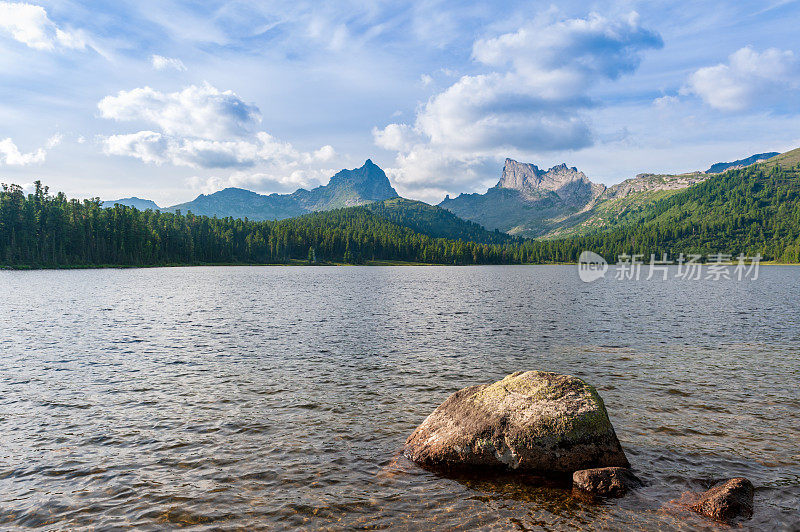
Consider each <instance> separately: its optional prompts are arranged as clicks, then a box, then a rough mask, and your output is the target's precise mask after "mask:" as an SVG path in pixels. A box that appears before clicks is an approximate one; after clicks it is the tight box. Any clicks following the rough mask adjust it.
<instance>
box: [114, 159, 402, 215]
mask: <svg viewBox="0 0 800 532" xmlns="http://www.w3.org/2000/svg"><path fill="white" fill-rule="evenodd" d="M397 197H399V196H398V194H397V191H396V190H395V189H394V188H393V187H392V185H391V183H390V182H389V178H388V177H386V174H385V173H384V171H383V170H381V168H380V167H379V166H378V165H376V164H375V163H373V162H372V160H370V159H367V160H366V162H364V164H363V166H361V167H360V168H355V169H353V170H341V171H340V172H338V173H337V174H336V175H334V176H333V177H331V179H330V182H329V183H328V184H327V185H323V186H319V187H316V188H313V189H311V190H306V189H303V188H301V189H298V190H296V191H295V192H293V193H291V194H269V195H264V194H257V193H255V192H251V191H249V190H245V189H242V188H226V189H224V190H220V191H219V192H215V193H213V194H208V195H206V194H200V195H199V196H197V197H196V198H195V199H194V200H192V201H189V202H186V203H181V204H178V205H173V206H171V207H165V208H160V207H158V206H157V205H156V204H155V203H153V202H152V201H149V200H142V199H139V198H135V197H134V198H124V199H119V200H114V201H105V202H103V207H113V206H114V204H116V203H119V204H120V205H127V206H130V207H136V208H137V209H139V210H144V209H153V210H156V209H158V210H161V211H162V212H178V211H180V212H184V213H185V212H189V211H191V212H192V213H194V214H196V215H198V216H216V217H218V218H226V217H231V218H248V219H250V220H282V219H285V218H294V217H296V216H301V215H303V214H308V213H310V212H317V211H329V210H332V209H341V208H344V207H355V206H358V205H366V204H368V203H372V202H375V201H383V200H387V199H392V198H397Z"/></svg>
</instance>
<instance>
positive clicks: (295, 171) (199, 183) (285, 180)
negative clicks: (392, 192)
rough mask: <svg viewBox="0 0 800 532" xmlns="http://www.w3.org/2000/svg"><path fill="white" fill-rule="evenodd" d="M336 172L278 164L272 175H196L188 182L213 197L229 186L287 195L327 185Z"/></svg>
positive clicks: (330, 169) (326, 169)
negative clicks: (298, 190)
mask: <svg viewBox="0 0 800 532" xmlns="http://www.w3.org/2000/svg"><path fill="white" fill-rule="evenodd" d="M335 172H336V169H334V168H316V169H308V168H292V167H291V166H284V165H278V166H275V167H274V168H272V169H270V171H268V172H246V171H241V170H238V171H235V172H233V173H231V174H230V175H229V176H227V177H225V176H211V177H201V176H192V177H190V178H188V179H187V180H186V183H187V184H188V185H189V186H190V187H191V188H192V189H193V190H196V191H198V192H200V193H203V194H211V193H214V192H216V191H218V190H221V189H224V188H228V187H236V188H245V189H248V190H256V191H265V190H268V191H270V192H283V193H286V192H294V191H295V190H297V189H298V188H305V189H311V188H314V187H316V186H319V185H322V184H325V183H327V181H328V179H329V178H330V177H331V176H332V175H333V174H334V173H335Z"/></svg>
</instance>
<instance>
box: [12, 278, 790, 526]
mask: <svg viewBox="0 0 800 532" xmlns="http://www.w3.org/2000/svg"><path fill="white" fill-rule="evenodd" d="M0 293H1V294H2V299H0V329H2V335H0V422H1V423H2V424H0V427H2V431H0V528H3V529H6V528H12V527H31V526H38V527H50V528H54V529H64V528H75V527H85V526H96V527H98V528H107V527H135V528H162V527H164V526H187V527H191V526H195V527H197V528H212V529H226V528H229V529H239V528H285V527H291V526H302V527H306V528H331V529H339V528H352V527H362V528H387V527H401V528H412V529H421V530H427V529H430V528H431V527H440V528H448V529H454V528H455V529H458V528H461V529H472V528H475V527H479V528H480V527H484V528H502V529H507V528H519V529H547V530H560V529H571V528H575V527H584V528H593V529H600V530H604V529H605V530H618V529H620V528H631V529H648V530H651V529H653V530H654V529H662V530H663V529H685V530H695V529H698V528H708V529H714V528H724V527H723V526H722V525H719V524H714V523H711V522H709V521H706V520H704V519H703V518H701V517H699V516H695V515H692V514H687V513H685V512H681V511H680V510H678V509H676V508H674V507H673V506H671V505H670V504H668V501H669V500H671V499H675V498H677V497H678V496H679V495H680V494H681V492H682V491H685V490H687V489H692V490H700V489H705V488H706V487H708V486H709V485H710V483H712V482H713V481H714V480H715V479H718V478H725V477H731V476H747V477H748V478H750V479H751V480H752V481H753V483H754V484H755V485H756V488H757V489H756V501H755V505H756V511H755V515H754V517H753V519H752V520H750V521H749V522H747V523H746V526H747V527H751V528H753V529H792V528H795V529H796V527H797V526H798V523H799V522H800V515H799V514H798V504H797V503H798V499H800V443H799V442H800V390H798V382H800V363H799V362H798V355H800V307H798V305H797V302H796V300H797V294H800V268H795V267H763V268H762V271H761V275H760V279H759V280H757V281H747V282H735V281H731V282H717V283H714V282H690V281H680V280H668V281H656V280H654V281H649V282H644V281H642V282H632V281H615V280H613V279H607V280H603V281H599V282H597V283H592V284H584V283H582V282H580V280H579V279H578V276H577V272H576V271H575V269H574V268H573V267H558V266H553V267H463V268H459V267H386V268H360V267H340V268H325V267H309V268H302V267H295V268H281V267H265V268H261V267H253V268H174V269H142V270H92V271H88V270H87V271H44V272H0ZM526 369H542V370H550V371H557V372H564V373H570V374H574V375H578V376H580V377H583V378H585V379H587V380H588V381H589V382H591V383H593V384H595V385H596V386H597V387H598V389H599V390H600V393H601V394H602V396H603V398H604V399H605V402H606V405H607V406H608V409H609V412H610V415H611V418H612V422H613V423H614V426H615V428H616V431H617V434H618V435H619V437H620V440H621V441H622V443H623V446H624V447H625V448H626V451H627V453H628V456H629V458H630V460H631V462H632V464H633V465H634V467H635V468H636V469H637V473H638V474H639V476H641V477H642V478H643V479H644V480H645V481H646V483H647V486H646V487H645V488H643V489H641V490H638V491H636V492H634V493H632V494H630V495H629V496H627V497H625V498H623V499H620V500H614V501H609V502H606V503H604V504H599V505H598V504H589V503H587V502H584V501H581V500H580V499H579V498H575V497H572V496H571V494H570V492H569V490H568V489H564V488H562V487H560V486H553V485H548V484H538V483H535V482H520V481H519V479H516V478H514V477H509V476H499V477H495V478H492V479H485V480H476V479H470V478H448V477H442V476H438V475H435V474H433V473H431V472H428V471H425V470H423V469H420V468H418V467H417V466H415V465H414V464H412V463H409V462H408V461H407V460H405V459H404V458H402V456H400V455H399V450H400V449H401V447H402V444H403V442H404V440H405V438H406V436H407V435H408V434H409V433H410V432H411V431H412V430H413V429H414V428H415V427H416V425H418V424H419V423H420V422H421V421H422V420H423V419H424V418H425V416H426V415H427V414H428V413H430V411H431V410H433V408H435V407H436V406H437V405H438V404H439V403H441V402H442V401H443V400H444V399H445V398H446V397H447V396H448V395H449V394H450V393H452V392H453V391H455V390H457V389H459V388H462V387H464V386H467V385H470V384H475V383H481V382H490V381H494V380H496V379H499V378H502V377H503V376H504V375H506V374H508V373H511V372H513V371H517V370H526Z"/></svg>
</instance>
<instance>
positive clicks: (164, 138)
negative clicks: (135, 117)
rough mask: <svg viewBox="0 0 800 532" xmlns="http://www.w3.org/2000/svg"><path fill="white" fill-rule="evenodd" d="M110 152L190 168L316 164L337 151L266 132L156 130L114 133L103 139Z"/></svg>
mask: <svg viewBox="0 0 800 532" xmlns="http://www.w3.org/2000/svg"><path fill="white" fill-rule="evenodd" d="M103 151H104V153H106V155H122V156H128V157H134V158H136V159H140V160H141V161H142V162H145V163H149V164H155V165H158V166H160V165H162V164H172V165H175V166H186V167H190V168H239V167H250V166H255V165H256V164H259V163H265V162H272V163H275V162H280V163H281V164H283V165H289V166H291V165H299V164H314V163H319V162H326V161H328V160H330V159H331V158H332V157H333V156H334V155H335V151H334V149H333V147H331V146H323V147H322V148H320V149H318V150H316V151H315V152H312V153H306V152H300V151H298V150H296V149H295V148H294V147H292V145H291V144H289V143H288V142H280V141H277V140H276V139H274V138H273V137H272V136H271V135H269V134H268V133H265V132H263V131H262V132H259V133H258V134H257V135H256V138H255V139H254V140H252V141H251V140H227V141H221V140H210V139H202V138H180V137H173V136H169V135H164V134H161V133H158V132H155V131H139V132H137V133H130V134H122V135H111V136H109V137H107V138H106V139H105V140H104V142H103Z"/></svg>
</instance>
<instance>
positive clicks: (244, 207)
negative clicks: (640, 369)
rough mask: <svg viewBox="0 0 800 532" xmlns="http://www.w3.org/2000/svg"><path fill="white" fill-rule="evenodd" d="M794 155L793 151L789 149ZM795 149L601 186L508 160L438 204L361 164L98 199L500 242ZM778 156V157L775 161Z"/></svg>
mask: <svg viewBox="0 0 800 532" xmlns="http://www.w3.org/2000/svg"><path fill="white" fill-rule="evenodd" d="M795 152H797V153H795ZM798 158H800V150H795V151H793V152H787V153H785V154H778V153H777V152H770V153H761V154H756V155H753V156H750V157H747V158H744V159H740V160H737V161H732V162H726V163H716V164H714V165H712V166H711V167H710V168H709V169H708V170H706V171H704V172H703V171H696V172H690V173H685V174H639V175H637V176H636V177H634V178H631V179H627V180H625V181H623V182H621V183H618V184H616V185H613V186H611V187H606V186H605V185H603V184H599V183H593V182H592V181H591V180H590V179H589V178H588V177H587V176H586V174H584V173H583V172H581V171H579V170H578V169H577V168H575V167H570V166H567V165H566V164H560V165H556V166H553V167H552V168H549V169H547V170H544V169H540V168H539V167H538V166H536V165H535V164H531V163H522V162H518V161H515V160H513V159H506V161H505V164H504V166H503V170H502V174H501V177H500V180H499V181H498V182H497V184H496V185H495V186H494V187H492V188H490V189H489V190H487V191H486V192H485V193H484V194H478V193H472V194H467V193H462V194H460V195H459V196H457V197H455V198H450V196H447V197H445V199H444V200H443V201H442V202H441V203H439V204H438V205H437V206H433V205H429V204H426V203H423V202H419V201H414V200H407V199H404V198H400V196H399V195H398V194H397V191H396V190H395V189H394V188H393V187H392V185H391V183H390V182H389V179H388V177H387V176H386V174H385V172H384V171H383V170H382V169H381V168H380V167H378V166H377V165H376V164H374V163H373V162H372V161H371V160H369V159H367V161H366V162H365V163H364V165H362V166H361V167H360V168H355V169H352V170H341V171H340V172H338V173H337V174H335V175H334V176H333V177H332V178H331V179H330V182H329V183H328V184H327V185H323V186H319V187H316V188H314V189H311V190H306V189H299V190H297V191H295V192H293V193H291V194H270V195H263V194H257V193H255V192H251V191H249V190H244V189H240V188H226V189H224V190H221V191H219V192H215V193H213V194H208V195H205V194H201V195H199V196H198V197H197V198H195V199H194V200H193V201H190V202H187V203H182V204H179V205H173V206H171V207H167V208H163V209H159V207H158V206H157V205H156V204H155V203H153V202H152V201H149V200H142V199H140V198H135V197H134V198H126V199H122V200H116V201H113V202H108V201H107V202H104V203H103V206H104V207H110V206H113V205H114V204H115V203H119V204H122V205H129V206H133V207H136V208H137V209H139V210H144V209H153V210H156V209H159V210H161V211H164V212H179V211H180V212H183V213H185V212H189V211H191V212H192V213H194V214H196V215H205V216H216V217H218V218H224V217H232V218H248V219H250V220H281V219H286V218H294V217H298V216H302V215H304V214H308V213H312V212H320V211H329V210H333V209H340V208H347V207H356V206H366V208H368V209H369V210H371V211H372V212H373V213H375V214H377V215H379V216H382V217H384V218H388V219H390V220H391V221H392V222H394V223H398V224H400V225H404V226H407V227H410V228H411V229H413V230H415V231H418V232H423V233H425V234H429V235H432V236H435V237H441V238H450V239H454V240H457V239H463V240H472V241H475V242H482V243H491V244H496V243H503V242H504V241H506V240H507V239H508V238H511V237H529V238H540V239H552V238H563V237H569V236H581V235H589V234H594V233H599V232H604V231H608V230H611V229H613V228H615V227H617V226H618V225H619V220H621V219H623V218H625V217H626V215H627V214H629V213H631V212H636V211H640V210H642V209H644V208H646V207H647V206H650V205H653V204H654V203H656V202H658V201H660V200H663V199H666V198H669V197H671V196H673V195H674V194H676V193H678V192H680V191H682V190H685V189H687V188H689V187H692V186H694V185H697V184H699V183H702V182H704V181H706V180H708V179H710V178H713V177H714V176H715V175H718V174H719V173H720V172H724V171H727V170H731V169H740V168H744V167H746V166H749V165H751V164H754V163H759V162H760V163H765V164H770V163H772V164H783V165H784V166H785V165H786V164H787V163H790V162H791V163H793V164H796V162H795V161H796V160H797V159H798ZM776 161H777V162H776Z"/></svg>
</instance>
